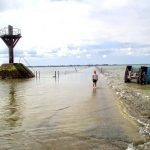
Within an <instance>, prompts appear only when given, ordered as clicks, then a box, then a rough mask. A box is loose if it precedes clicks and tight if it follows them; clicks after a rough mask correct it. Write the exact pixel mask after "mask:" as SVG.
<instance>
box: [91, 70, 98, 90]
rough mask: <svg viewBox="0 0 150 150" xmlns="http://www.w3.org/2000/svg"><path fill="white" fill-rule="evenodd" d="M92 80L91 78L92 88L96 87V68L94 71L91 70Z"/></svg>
mask: <svg viewBox="0 0 150 150" xmlns="http://www.w3.org/2000/svg"><path fill="white" fill-rule="evenodd" d="M92 80H93V88H96V84H97V81H98V75H97V74H96V70H94V72H93V75H92Z"/></svg>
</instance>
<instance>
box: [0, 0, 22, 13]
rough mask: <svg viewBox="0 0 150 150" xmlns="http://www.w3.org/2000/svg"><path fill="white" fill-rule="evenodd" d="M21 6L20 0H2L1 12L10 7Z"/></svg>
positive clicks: (0, 1)
mask: <svg viewBox="0 0 150 150" xmlns="http://www.w3.org/2000/svg"><path fill="white" fill-rule="evenodd" d="M20 6H21V1H20V0H0V12H3V11H6V10H9V9H18V8H19V7H20Z"/></svg>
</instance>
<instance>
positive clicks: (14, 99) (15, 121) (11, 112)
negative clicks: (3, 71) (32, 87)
mask: <svg viewBox="0 0 150 150" xmlns="http://www.w3.org/2000/svg"><path fill="white" fill-rule="evenodd" d="M17 92H18V91H17V82H15V81H11V82H9V88H8V101H7V104H6V108H5V110H6V114H7V116H6V123H7V125H8V126H9V127H17V126H20V124H21V120H22V117H21V107H22V105H21V103H19V99H18V93H17Z"/></svg>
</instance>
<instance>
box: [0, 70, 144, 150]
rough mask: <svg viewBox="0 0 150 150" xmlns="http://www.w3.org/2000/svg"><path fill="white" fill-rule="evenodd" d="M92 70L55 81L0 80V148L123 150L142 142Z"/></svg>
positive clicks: (135, 129)
mask: <svg viewBox="0 0 150 150" xmlns="http://www.w3.org/2000/svg"><path fill="white" fill-rule="evenodd" d="M92 71H93V68H92V69H91V68H90V69H89V68H88V69H84V70H79V71H78V72H76V73H75V72H74V73H68V74H62V75H61V74H60V77H59V79H56V80H55V79H54V78H52V77H51V76H47V75H46V76H43V77H42V74H41V78H40V79H30V80H15V81H0V82H1V85H0V89H1V92H0V93H1V96H2V97H1V102H0V111H1V112H0V113H1V117H0V121H1V125H0V149H2V150H5V149H14V150H22V149H23V150H24V149H25V150H26V149H27V150H30V149H31V150H34V149H35V150H41V149H42V150H47V149H50V150H51V149H52V150H70V149H72V150H91V149H92V150H101V149H104V150H109V149H110V150H121V149H126V148H127V147H128V144H130V143H139V142H142V141H143V140H144V139H143V138H142V137H141V135H140V134H139V132H138V126H137V124H136V123H135V122H134V121H133V120H132V119H130V118H129V117H128V115H126V114H124V113H123V112H122V107H121V105H120V104H119V100H118V99H117V97H116V95H115V94H114V93H113V92H112V90H111V89H110V88H109V87H108V86H107V83H106V82H107V81H106V80H105V77H103V75H101V74H99V82H98V87H97V89H93V88H92V82H91V74H92Z"/></svg>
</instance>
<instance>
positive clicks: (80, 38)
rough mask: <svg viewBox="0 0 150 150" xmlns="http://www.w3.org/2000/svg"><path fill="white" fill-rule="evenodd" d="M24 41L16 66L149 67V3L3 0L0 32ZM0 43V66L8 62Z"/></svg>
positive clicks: (136, 0)
mask: <svg viewBox="0 0 150 150" xmlns="http://www.w3.org/2000/svg"><path fill="white" fill-rule="evenodd" d="M8 25H12V26H13V27H14V28H19V29H21V35H22V38H21V39H20V40H19V42H18V43H17V45H16V47H15V48H14V55H15V62H16V63H17V62H22V63H27V62H28V64H30V65H74V64H75V65H76V64H83V65H85V64H150V59H149V57H150V1H149V0H0V29H3V28H4V27H7V26H8ZM8 60H9V59H8V48H7V46H6V45H5V44H4V42H3V41H2V40H0V64H3V63H8Z"/></svg>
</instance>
